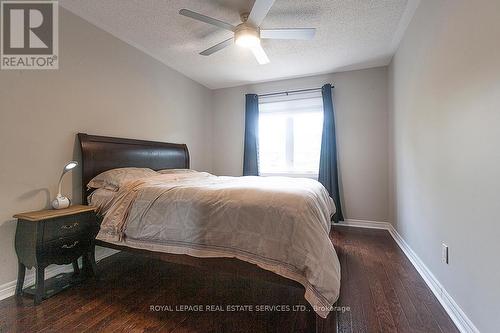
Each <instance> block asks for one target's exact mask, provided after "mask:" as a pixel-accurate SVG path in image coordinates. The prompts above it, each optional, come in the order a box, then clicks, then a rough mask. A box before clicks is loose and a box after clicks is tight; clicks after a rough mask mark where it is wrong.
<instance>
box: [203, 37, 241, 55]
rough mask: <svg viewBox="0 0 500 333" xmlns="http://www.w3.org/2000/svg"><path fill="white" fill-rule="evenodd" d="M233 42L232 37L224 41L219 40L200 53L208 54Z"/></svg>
mask: <svg viewBox="0 0 500 333" xmlns="http://www.w3.org/2000/svg"><path fill="white" fill-rule="evenodd" d="M231 44H233V38H229V39H226V40H225V41H223V42H220V43H219V44H216V45H214V46H212V47H211V48H209V49H206V50H205V51H203V52H200V54H201V55H204V56H209V55H211V54H212V53H215V52H217V51H220V50H222V49H223V48H225V47H226V46H229V45H231Z"/></svg>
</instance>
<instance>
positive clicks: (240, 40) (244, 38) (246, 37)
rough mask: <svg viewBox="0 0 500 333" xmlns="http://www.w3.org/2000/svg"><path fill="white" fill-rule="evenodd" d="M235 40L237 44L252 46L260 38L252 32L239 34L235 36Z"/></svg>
mask: <svg viewBox="0 0 500 333" xmlns="http://www.w3.org/2000/svg"><path fill="white" fill-rule="evenodd" d="M235 42H236V45H238V46H241V47H245V48H252V47H255V46H257V45H259V44H260V39H259V37H257V36H255V35H252V34H241V35H239V36H238V37H236V41H235Z"/></svg>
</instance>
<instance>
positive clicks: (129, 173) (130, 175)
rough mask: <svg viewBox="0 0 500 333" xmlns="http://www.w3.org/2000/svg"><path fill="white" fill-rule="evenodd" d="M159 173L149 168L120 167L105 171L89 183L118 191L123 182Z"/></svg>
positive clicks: (94, 186)
mask: <svg viewBox="0 0 500 333" xmlns="http://www.w3.org/2000/svg"><path fill="white" fill-rule="evenodd" d="M157 175H158V173H157V172H156V171H154V170H152V169H149V168H118V169H111V170H108V171H104V172H102V173H100V174H98V175H97V176H95V177H94V178H93V179H92V180H91V181H90V182H89V183H88V184H87V187H88V188H105V189H108V190H112V191H118V189H119V188H120V186H122V185H123V184H125V183H127V182H130V181H133V180H137V179H141V178H148V177H153V176H157Z"/></svg>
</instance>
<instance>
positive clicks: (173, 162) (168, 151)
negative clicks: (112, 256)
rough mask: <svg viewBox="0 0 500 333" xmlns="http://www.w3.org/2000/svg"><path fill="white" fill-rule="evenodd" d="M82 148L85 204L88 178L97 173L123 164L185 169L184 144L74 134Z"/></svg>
mask: <svg viewBox="0 0 500 333" xmlns="http://www.w3.org/2000/svg"><path fill="white" fill-rule="evenodd" d="M78 139H79V141H80V148H81V150H82V200H83V202H84V203H85V204H86V203H87V196H88V195H89V194H90V192H89V191H88V189H87V184H88V183H89V181H90V180H91V179H92V178H94V177H95V176H97V175H98V174H100V173H101V172H104V171H107V170H111V169H116V168H125V167H137V168H151V169H153V170H161V169H188V168H189V152H188V148H187V146H186V145H185V144H177V143H165V142H155V141H145V140H134V139H123V138H113V137H107V136H97V135H88V134H85V133H78Z"/></svg>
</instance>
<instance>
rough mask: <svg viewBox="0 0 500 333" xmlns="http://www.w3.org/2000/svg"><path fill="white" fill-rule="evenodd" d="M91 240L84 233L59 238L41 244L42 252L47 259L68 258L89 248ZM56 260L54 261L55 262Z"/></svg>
mask: <svg viewBox="0 0 500 333" xmlns="http://www.w3.org/2000/svg"><path fill="white" fill-rule="evenodd" d="M91 242H92V238H90V237H89V235H88V234H86V233H80V234H77V235H74V236H71V237H61V238H58V239H56V240H53V241H50V242H48V243H44V244H43V250H42V252H43V253H44V254H45V255H46V256H47V258H48V259H51V260H54V259H55V258H61V259H64V258H68V257H72V256H74V255H80V253H82V250H83V249H86V248H88V247H89V246H90V243H91ZM57 261H58V260H56V262H57Z"/></svg>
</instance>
